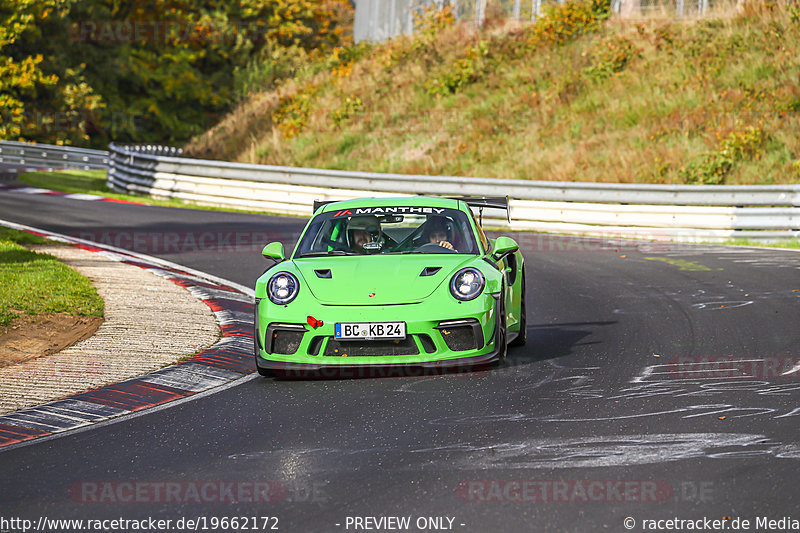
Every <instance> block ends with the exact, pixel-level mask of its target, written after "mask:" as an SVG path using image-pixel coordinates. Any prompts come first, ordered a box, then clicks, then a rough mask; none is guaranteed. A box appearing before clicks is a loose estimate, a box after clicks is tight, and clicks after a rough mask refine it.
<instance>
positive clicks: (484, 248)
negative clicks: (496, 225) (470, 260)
mask: <svg viewBox="0 0 800 533" xmlns="http://www.w3.org/2000/svg"><path fill="white" fill-rule="evenodd" d="M468 211H469V216H470V217H472V223H473V224H475V227H476V228H478V238H479V239H480V241H481V247H482V253H486V252H488V251H489V239H487V238H486V234H485V233H484V232H483V228H482V227H481V225H480V224H478V221H477V220H475V215H474V214H473V213H472V210H471V209H468Z"/></svg>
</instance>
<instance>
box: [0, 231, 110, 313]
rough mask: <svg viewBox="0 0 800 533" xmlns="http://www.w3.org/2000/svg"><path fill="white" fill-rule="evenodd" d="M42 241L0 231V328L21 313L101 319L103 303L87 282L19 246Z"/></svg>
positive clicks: (43, 255)
mask: <svg viewBox="0 0 800 533" xmlns="http://www.w3.org/2000/svg"><path fill="white" fill-rule="evenodd" d="M41 242H46V241H45V240H44V239H41V238H39V237H36V236H33V235H30V234H28V233H25V232H21V231H16V230H12V229H8V228H0V326H6V325H8V324H10V323H11V322H12V321H13V320H14V319H15V318H18V317H19V316H20V313H24V314H26V315H39V314H42V313H45V314H49V313H66V314H69V315H79V316H103V300H102V299H101V298H100V296H99V295H98V294H97V290H96V289H95V288H94V286H92V284H91V283H90V282H89V280H88V279H86V278H85V277H83V276H81V275H80V274H78V273H77V272H76V271H75V270H73V269H71V268H70V267H68V266H67V265H65V264H63V263H62V262H60V261H59V260H58V259H56V258H55V257H53V256H51V255H47V254H42V253H37V252H34V251H31V250H28V249H27V248H25V247H24V246H22V244H40V243H41Z"/></svg>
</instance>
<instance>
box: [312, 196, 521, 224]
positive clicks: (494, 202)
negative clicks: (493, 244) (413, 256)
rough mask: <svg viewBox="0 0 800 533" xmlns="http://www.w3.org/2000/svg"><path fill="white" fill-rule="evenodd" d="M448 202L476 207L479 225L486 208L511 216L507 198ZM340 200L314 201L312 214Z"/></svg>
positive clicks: (462, 198)
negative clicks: (459, 202) (457, 202)
mask: <svg viewBox="0 0 800 533" xmlns="http://www.w3.org/2000/svg"><path fill="white" fill-rule="evenodd" d="M447 198H448V199H450V200H459V201H461V202H464V203H465V204H467V205H468V206H470V207H477V208H478V209H479V212H480V223H481V225H483V209H484V208H486V207H488V208H490V209H505V210H506V219H507V220H508V222H509V223H510V222H511V214H510V211H509V209H508V196H448V197H447ZM339 201H340V200H314V210H313V211H312V212H313V213H316V212H317V209H319V208H320V207H322V206H323V205H327V204H332V203H334V202H339Z"/></svg>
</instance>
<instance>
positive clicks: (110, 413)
mask: <svg viewBox="0 0 800 533" xmlns="http://www.w3.org/2000/svg"><path fill="white" fill-rule="evenodd" d="M0 188H2V187H0ZM6 188H7V187H6ZM28 189H33V188H28ZM60 196H66V195H64V194H60ZM0 225H5V226H9V227H14V228H16V229H21V230H23V231H27V232H29V233H33V234H35V235H40V236H42V237H47V238H50V239H54V240H58V241H62V242H67V243H69V244H72V245H74V246H78V247H80V248H82V249H84V250H87V251H90V252H94V253H101V254H103V255H105V256H107V257H109V258H111V259H114V260H116V261H120V262H123V263H126V264H129V265H132V266H137V267H139V268H142V269H145V270H148V271H150V272H152V273H153V274H156V275H158V276H160V277H163V278H165V279H167V280H169V281H172V282H173V283H175V284H177V285H180V286H181V287H184V288H186V289H188V290H189V291H190V292H191V293H192V294H193V295H194V296H195V297H197V298H198V299H201V300H202V301H203V302H204V303H206V305H208V306H209V307H210V308H211V310H212V312H214V314H215V316H216V318H217V320H218V322H219V323H220V329H221V330H222V338H221V339H220V341H219V342H217V343H216V344H214V345H213V346H211V347H210V348H207V349H205V350H203V351H201V352H200V353H198V354H197V355H194V356H192V357H190V358H189V359H187V360H186V361H183V362H180V363H176V364H175V365H172V366H169V367H166V368H163V369H160V370H156V371H154V372H151V373H149V374H145V375H143V376H139V377H135V378H131V379H128V380H125V381H122V382H120V383H115V384H112V385H107V386H104V387H100V388H98V389H94V390H91V391H87V392H83V393H79V394H75V395H71V396H68V397H66V398H64V399H61V400H57V401H54V402H49V403H46V404H44V405H41V406H37V407H32V408H28V409H23V410H21V411H17V412H14V413H7V414H5V415H2V416H0V450H2V449H8V448H10V447H14V445H21V443H23V442H25V443H27V441H30V440H34V439H36V438H39V437H46V436H50V435H53V434H55V433H62V432H65V431H70V430H74V429H78V428H82V427H85V426H88V425H91V424H95V423H99V422H104V421H107V420H109V419H112V418H116V417H119V416H123V415H128V414H131V413H133V412H137V411H142V410H145V409H148V408H152V407H155V406H158V405H163V404H165V403H168V402H171V401H175V400H180V399H184V398H186V397H188V396H192V395H194V394H198V393H201V392H205V391H212V390H213V389H215V388H217V387H224V386H226V385H228V384H230V383H231V382H233V381H236V380H239V379H241V378H242V377H243V375H246V374H252V373H253V372H255V362H254V361H253V332H252V328H253V307H254V304H253V300H252V290H251V289H248V288H247V287H244V286H241V285H238V284H236V283H233V282H230V281H228V280H223V279H220V278H217V277H215V276H212V275H208V274H205V273H203V272H199V271H196V270H193V269H189V268H186V267H182V266H180V265H176V264H174V263H170V262H167V261H164V260H161V259H158V258H155V257H149V256H146V255H143V254H138V253H134V252H127V251H125V250H122V249H119V248H115V247H111V246H105V245H102V244H98V243H94V242H90V241H85V240H81V239H76V238H74V237H69V236H67V235H62V234H58V233H53V232H49V231H46V230H42V229H38V228H32V227H29V226H23V225H20V224H15V223H12V222H6V221H2V220H0Z"/></svg>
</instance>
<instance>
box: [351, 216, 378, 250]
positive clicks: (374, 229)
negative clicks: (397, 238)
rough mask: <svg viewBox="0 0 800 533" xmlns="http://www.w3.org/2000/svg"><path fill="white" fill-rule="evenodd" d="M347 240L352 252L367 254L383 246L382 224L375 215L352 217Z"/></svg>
mask: <svg viewBox="0 0 800 533" xmlns="http://www.w3.org/2000/svg"><path fill="white" fill-rule="evenodd" d="M347 238H348V241H349V243H350V248H351V250H352V251H354V252H356V253H359V254H366V253H370V252H374V251H379V250H380V249H381V247H382V246H383V236H382V234H381V223H380V221H379V220H378V217H376V216H375V215H359V216H354V217H352V218H351V219H350V220H349V221H348V223H347Z"/></svg>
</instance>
